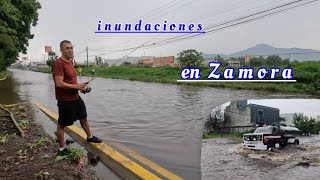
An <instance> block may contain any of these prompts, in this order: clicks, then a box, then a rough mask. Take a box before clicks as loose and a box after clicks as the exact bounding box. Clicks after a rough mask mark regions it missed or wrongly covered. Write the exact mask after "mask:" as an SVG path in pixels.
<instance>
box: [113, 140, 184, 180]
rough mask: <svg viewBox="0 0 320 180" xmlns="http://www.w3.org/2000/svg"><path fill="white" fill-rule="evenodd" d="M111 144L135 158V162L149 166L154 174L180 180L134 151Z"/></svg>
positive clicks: (123, 146)
mask: <svg viewBox="0 0 320 180" xmlns="http://www.w3.org/2000/svg"><path fill="white" fill-rule="evenodd" d="M112 144H114V145H115V146H117V147H118V148H119V149H121V150H122V151H125V152H126V153H128V154H129V155H130V156H131V157H133V158H135V159H136V160H138V161H140V162H141V163H143V164H144V165H147V166H149V167H150V168H151V169H153V170H155V171H156V172H158V173H159V174H161V175H163V176H164V177H166V178H168V179H175V180H182V178H181V177H179V176H177V175H175V174H173V173H172V172H170V171H168V170H167V169H165V168H163V167H161V166H159V165H158V164H156V163H154V162H152V161H150V160H149V159H147V158H145V157H143V156H142V155H140V154H139V153H137V152H135V151H134V150H132V149H130V148H128V147H126V146H125V145H123V144H121V143H118V142H112Z"/></svg>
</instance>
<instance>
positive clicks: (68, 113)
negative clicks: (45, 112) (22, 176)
mask: <svg viewBox="0 0 320 180" xmlns="http://www.w3.org/2000/svg"><path fill="white" fill-rule="evenodd" d="M60 51H61V54H62V55H61V57H60V58H59V59H57V60H56V61H55V62H54V64H53V71H52V74H53V78H54V82H55V95H56V99H57V101H58V104H57V105H58V110H59V119H58V125H57V132H56V134H57V138H58V142H59V146H60V148H59V151H58V156H65V155H68V154H69V153H70V151H69V150H68V149H67V148H66V145H65V142H64V128H65V127H66V126H71V125H73V123H74V122H75V121H77V120H80V124H81V127H82V128H83V129H84V131H85V132H86V134H87V136H88V137H87V142H93V143H101V142H102V141H101V140H100V139H99V138H98V137H95V136H92V135H91V132H90V127H89V123H88V120H87V111H86V106H85V104H84V101H83V100H82V98H81V97H80V96H79V90H84V89H85V88H86V86H87V84H78V82H77V72H76V70H75V68H74V66H73V63H72V59H73V46H72V44H71V42H70V41H67V40H64V41H62V42H61V43H60Z"/></svg>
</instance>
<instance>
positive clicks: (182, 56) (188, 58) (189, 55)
mask: <svg viewBox="0 0 320 180" xmlns="http://www.w3.org/2000/svg"><path fill="white" fill-rule="evenodd" d="M177 59H178V61H179V64H180V66H182V67H188V68H190V67H200V66H201V64H202V62H203V61H204V59H203V57H202V53H201V52H198V51H196V50H195V49H189V50H184V51H182V52H180V53H179V54H178V58H177Z"/></svg>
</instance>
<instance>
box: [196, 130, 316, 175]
mask: <svg viewBox="0 0 320 180" xmlns="http://www.w3.org/2000/svg"><path fill="white" fill-rule="evenodd" d="M298 138H299V140H300V145H298V146H296V145H288V146H286V147H285V148H284V149H282V150H277V151H275V152H267V151H254V150H248V149H243V148H242V147H241V139H240V138H213V139H209V140H203V143H202V157H201V158H202V179H266V180H267V179H275V180H278V179H279V180H280V179H293V180H307V179H308V180H309V179H310V180H312V179H319V176H320V135H311V136H304V137H298Z"/></svg>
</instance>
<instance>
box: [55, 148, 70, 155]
mask: <svg viewBox="0 0 320 180" xmlns="http://www.w3.org/2000/svg"><path fill="white" fill-rule="evenodd" d="M70 153H71V152H70V151H69V150H68V149H67V148H64V150H62V151H60V150H58V153H57V156H68V155H69V154H70Z"/></svg>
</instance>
